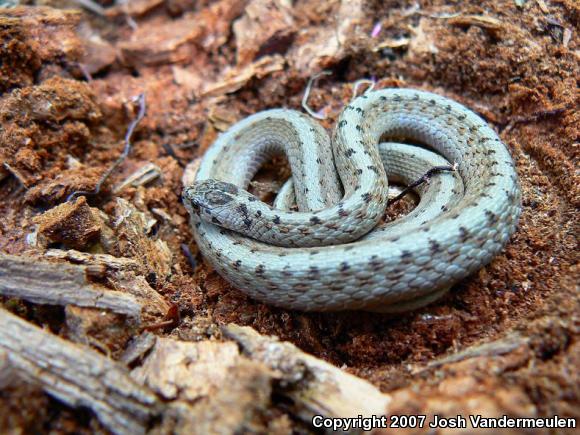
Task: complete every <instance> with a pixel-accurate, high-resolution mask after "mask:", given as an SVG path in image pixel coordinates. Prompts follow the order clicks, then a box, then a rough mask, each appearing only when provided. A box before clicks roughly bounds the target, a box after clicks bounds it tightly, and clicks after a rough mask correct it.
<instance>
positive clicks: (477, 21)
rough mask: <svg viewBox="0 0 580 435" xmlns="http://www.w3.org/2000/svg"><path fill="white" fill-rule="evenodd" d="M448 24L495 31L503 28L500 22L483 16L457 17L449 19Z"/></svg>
mask: <svg viewBox="0 0 580 435" xmlns="http://www.w3.org/2000/svg"><path fill="white" fill-rule="evenodd" d="M448 22H449V24H452V25H455V26H478V27H481V28H484V29H487V30H495V31H497V30H501V29H503V28H504V23H502V22H501V21H500V20H498V19H497V18H493V17H488V16H485V15H459V16H457V17H453V18H449V20H448Z"/></svg>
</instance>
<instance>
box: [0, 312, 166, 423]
mask: <svg viewBox="0 0 580 435" xmlns="http://www.w3.org/2000/svg"><path fill="white" fill-rule="evenodd" d="M2 354H4V355H5V356H4V357H2ZM6 355H7V358H6ZM0 360H2V361H4V362H3V363H1V364H0V365H2V367H1V371H2V372H6V371H8V370H11V371H12V372H13V373H15V374H16V375H17V376H18V377H19V378H21V379H23V380H25V381H27V382H30V383H33V384H36V385H40V386H41V387H42V388H43V389H44V390H45V391H46V392H47V393H48V394H50V395H52V396H54V397H56V398H57V399H59V400H61V401H62V402H64V403H66V404H67V405H69V406H72V407H80V406H82V407H86V408H89V409H91V410H92V411H93V412H94V413H95V415H96V416H97V418H98V419H99V420H100V421H101V423H103V425H104V426H106V427H107V428H108V429H109V430H111V431H112V432H113V433H116V434H140V433H145V431H146V429H147V427H148V425H149V422H150V420H151V419H152V418H153V417H154V416H155V415H157V414H159V412H160V411H161V408H160V406H161V405H160V404H159V401H158V399H157V397H156V396H155V394H153V393H152V392H151V391H150V390H149V389H148V388H146V387H143V386H141V385H139V384H138V383H137V382H136V381H135V380H134V379H133V378H131V376H130V374H129V371H128V370H127V369H126V368H125V367H124V366H122V365H120V364H119V363H116V362H115V361H113V360H111V359H109V358H107V357H105V356H103V355H101V354H99V353H97V352H95V351H93V350H92V349H89V348H85V347H82V346H78V345H74V344H72V343H70V342H68V341H66V340H63V339H62V338H59V337H57V336H55V335H53V334H51V333H50V332H47V331H44V330H42V329H40V328H39V327H37V326H35V325H33V324H31V323H29V322H26V321H25V320H22V319H20V318H19V317H17V316H15V315H13V314H11V313H9V312H8V311H6V310H4V309H0Z"/></svg>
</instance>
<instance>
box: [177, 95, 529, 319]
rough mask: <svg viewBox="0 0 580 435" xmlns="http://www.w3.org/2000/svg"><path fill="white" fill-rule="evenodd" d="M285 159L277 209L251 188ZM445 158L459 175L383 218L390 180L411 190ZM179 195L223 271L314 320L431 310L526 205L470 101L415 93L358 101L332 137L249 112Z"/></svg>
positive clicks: (304, 123)
mask: <svg viewBox="0 0 580 435" xmlns="http://www.w3.org/2000/svg"><path fill="white" fill-rule="evenodd" d="M385 139H387V140H400V139H404V140H410V141H413V142H414V143H419V144H421V145H423V146H415V145H406V144H399V143H381V141H383V140H385ZM379 144H380V145H379ZM425 146H428V147H429V148H430V149H432V150H434V151H436V152H437V153H439V154H440V155H438V154H436V153H434V152H432V151H428V150H427V149H425ZM280 153H284V154H286V156H287V157H288V160H289V163H290V167H291V169H292V179H291V181H289V182H288V183H287V184H286V185H285V186H284V187H283V188H282V190H281V192H280V194H279V195H278V198H277V199H276V201H275V204H274V206H270V205H268V204H266V203H264V202H261V201H260V200H258V199H257V198H256V197H255V196H253V195H252V194H250V193H249V192H247V191H246V190H245V189H246V188H247V187H248V185H249V182H250V181H251V179H252V177H253V176H254V175H255V173H256V172H257V170H258V169H259V168H260V166H261V165H262V164H263V163H264V162H265V161H266V160H268V159H270V158H271V157H272V156H273V155H275V154H280ZM449 162H455V163H456V164H457V166H458V169H457V171H456V172H449V173H442V174H438V175H436V176H435V177H433V180H432V182H431V183H430V184H429V185H427V186H423V187H420V188H419V189H418V193H419V195H420V201H419V204H418V205H417V207H416V208H415V209H414V210H413V211H412V212H411V213H410V214H408V215H407V216H405V217H404V218H402V219H399V220H396V221H394V222H390V223H387V224H384V223H381V220H382V219H383V215H384V212H385V208H386V206H387V194H388V182H387V179H390V180H400V181H402V182H403V183H409V182H411V181H413V180H415V179H417V178H418V177H419V176H421V175H422V174H423V173H425V172H426V171H427V170H428V169H429V168H431V167H433V166H437V165H445V164H449ZM294 197H295V199H294ZM183 200H184V203H185V205H186V207H187V209H188V210H189V212H190V214H191V220H192V224H193V227H194V235H195V239H196V241H197V244H198V246H199V248H200V250H201V252H202V254H203V255H204V257H205V258H206V259H208V260H209V261H210V262H211V264H212V265H213V267H214V268H215V269H216V270H217V271H218V272H219V273H220V274H221V275H222V276H224V277H225V278H226V279H227V280H228V281H230V282H231V283H232V284H233V285H234V286H235V287H237V288H239V289H241V290H243V291H245V292H246V293H247V294H249V295H250V296H252V297H254V298H256V299H259V300H261V301H264V302H266V303H269V304H272V305H277V306H281V307H286V308H291V309H298V310H307V311H336V310H346V309H363V310H369V311H379V312H397V311H403V310H407V309H413V308H416V307H419V306H422V305H425V304H427V303H430V302H432V301H433V300H435V299H437V298H438V297H440V296H441V295H442V294H443V293H444V292H445V291H446V290H447V289H448V288H449V287H450V286H451V285H453V284H454V283H456V282H457V281H459V280H461V279H462V278H464V277H466V276H467V275H469V274H470V273H472V272H474V271H476V270H478V269H479V268H481V267H482V266H484V265H485V264H487V263H489V262H490V261H491V259H492V258H493V257H494V256H495V255H496V254H497V253H498V252H500V251H501V250H502V249H503V247H504V245H505V244H506V243H507V241H508V239H509V237H510V236H511V234H512V233H513V232H514V231H515V227H516V224H517V221H518V217H519V215H520V210H521V206H520V189H519V183H518V179H517V175H516V172H515V169H514V164H513V161H512V159H511V157H510V154H509V152H508V150H507V148H506V146H505V145H504V144H503V143H502V142H501V141H500V139H499V138H498V136H497V135H496V133H495V132H494V131H493V130H492V129H491V128H490V127H489V126H488V125H487V124H486V123H485V122H484V121H483V120H482V119H481V118H480V117H479V116H477V115H476V114H474V113H473V112H471V111H470V110H468V109H467V108H465V107H464V106H462V105H460V104H458V103H456V102H454V101H452V100H449V99H447V98H443V97H441V96H438V95H435V94H432V93H428V92H423V91H417V90H411V89H385V90H378V91H372V92H368V93H366V94H364V95H362V96H360V97H358V98H357V99H355V100H354V101H353V102H351V103H350V104H349V105H348V106H346V107H345V108H344V109H343V111H342V113H341V115H340V117H339V120H338V123H337V125H336V127H335V129H334V133H333V138H332V141H331V140H330V139H329V137H328V135H327V133H326V131H325V130H324V129H323V128H322V127H320V126H319V125H318V124H317V123H316V122H314V121H312V120H311V119H310V118H308V117H307V116H305V115H303V114H301V113H299V112H297V111H293V110H286V109H273V110H267V111H264V112H260V113H257V114H255V115H252V116H249V117H247V118H246V119H244V120H242V121H240V122H238V123H237V124H235V125H233V126H232V127H231V128H230V129H229V130H228V131H227V132H225V133H224V134H222V135H221V136H219V138H218V139H217V140H216V141H215V143H214V144H213V145H212V146H211V147H210V148H209V149H208V151H207V152H206V154H205V156H204V158H203V160H202V163H201V166H200V168H199V170H198V172H197V175H196V181H195V182H194V183H193V184H192V185H190V186H187V187H185V189H184V191H183ZM293 201H295V202H296V203H297V205H298V210H299V211H292V210H290V207H291V205H292V203H293Z"/></svg>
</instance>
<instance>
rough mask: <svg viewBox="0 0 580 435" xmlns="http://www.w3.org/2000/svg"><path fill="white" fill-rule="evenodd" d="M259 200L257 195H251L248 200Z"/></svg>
mask: <svg viewBox="0 0 580 435" xmlns="http://www.w3.org/2000/svg"><path fill="white" fill-rule="evenodd" d="M257 200H258V198H256V197H255V196H249V197H248V201H249V202H255V201H257Z"/></svg>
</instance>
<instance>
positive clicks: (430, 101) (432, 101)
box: [429, 100, 437, 106]
mask: <svg viewBox="0 0 580 435" xmlns="http://www.w3.org/2000/svg"><path fill="white" fill-rule="evenodd" d="M429 103H430V104H431V105H432V106H434V105H435V104H437V102H436V101H435V100H429Z"/></svg>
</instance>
